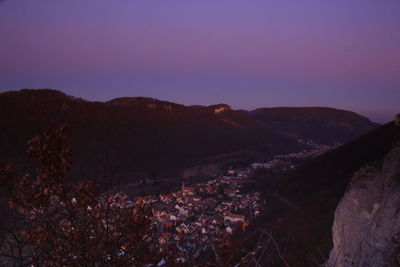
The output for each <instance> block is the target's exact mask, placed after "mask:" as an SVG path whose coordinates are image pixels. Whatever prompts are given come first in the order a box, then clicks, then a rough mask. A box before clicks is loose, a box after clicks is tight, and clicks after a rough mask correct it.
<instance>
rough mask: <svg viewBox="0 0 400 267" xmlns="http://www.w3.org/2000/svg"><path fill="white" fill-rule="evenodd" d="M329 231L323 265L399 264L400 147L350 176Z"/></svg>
mask: <svg viewBox="0 0 400 267" xmlns="http://www.w3.org/2000/svg"><path fill="white" fill-rule="evenodd" d="M332 232H333V243H334V245H333V249H332V251H331V253H330V256H329V260H328V261H327V263H326V264H325V266H327V267H348V266H357V267H358V266H360V267H361V266H362V267H369V266H370V267H374V266H376V267H378V266H379V267H384V266H400V263H399V261H400V148H394V149H393V150H392V151H390V152H389V153H388V154H387V155H386V157H385V159H384V161H383V164H381V163H371V164H370V165H368V166H366V167H364V168H362V169H361V170H359V171H358V172H357V173H356V174H355V175H354V176H353V178H352V181H351V183H350V185H349V187H348V189H347V191H346V193H345V195H344V196H343V198H342V200H341V201H340V203H339V205H338V207H337V209H336V212H335V220H334V225H333V229H332Z"/></svg>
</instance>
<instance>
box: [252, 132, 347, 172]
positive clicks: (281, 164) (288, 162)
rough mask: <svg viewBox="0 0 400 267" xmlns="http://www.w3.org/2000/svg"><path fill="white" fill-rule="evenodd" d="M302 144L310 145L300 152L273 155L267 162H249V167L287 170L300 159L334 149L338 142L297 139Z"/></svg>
mask: <svg viewBox="0 0 400 267" xmlns="http://www.w3.org/2000/svg"><path fill="white" fill-rule="evenodd" d="M297 141H298V142H299V143H300V144H302V145H307V146H308V147H310V148H309V149H306V150H303V151H300V152H293V153H288V154H282V155H276V156H274V157H273V159H272V160H270V161H268V162H256V163H253V164H251V168H252V169H253V170H255V169H260V168H264V169H278V170H279V171H287V170H291V169H294V168H295V167H296V164H297V163H298V162H301V161H302V160H305V159H309V158H314V157H317V156H319V155H322V154H324V153H326V152H328V151H329V150H332V149H335V148H336V147H338V146H339V145H340V144H333V145H324V144H319V143H316V142H314V141H312V140H303V139H299V140H297Z"/></svg>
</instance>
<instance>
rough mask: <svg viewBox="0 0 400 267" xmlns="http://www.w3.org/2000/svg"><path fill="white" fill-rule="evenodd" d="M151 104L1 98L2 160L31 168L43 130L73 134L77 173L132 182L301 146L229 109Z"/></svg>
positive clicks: (26, 95) (22, 95)
mask: <svg viewBox="0 0 400 267" xmlns="http://www.w3.org/2000/svg"><path fill="white" fill-rule="evenodd" d="M212 110H213V108H212V107H211V108H209V109H207V110H204V109H196V108H191V107H187V106H183V105H179V104H174V103H170V102H166V101H159V100H157V99H152V98H144V97H135V98H117V99H113V100H111V101H108V102H105V103H104V102H90V101H85V100H82V99H78V98H74V97H71V96H68V95H66V94H64V93H62V92H59V91H55V90H47V89H43V90H21V91H14V92H7V93H2V94H0V111H1V112H0V125H2V130H1V132H0V157H1V158H3V159H4V160H6V161H9V162H17V163H19V165H20V166H24V167H26V166H27V167H29V165H28V164H29V162H28V161H26V159H25V158H23V157H21V156H22V155H24V151H25V149H26V145H25V142H26V140H27V139H28V138H30V137H32V136H33V135H34V134H37V133H40V132H41V131H42V130H43V129H44V128H46V127H48V126H51V125H57V124H61V123H64V122H66V123H67V124H68V125H69V127H70V132H71V137H72V145H73V151H74V154H75V158H74V166H75V169H76V170H80V169H81V168H83V169H84V170H85V171H90V172H92V173H93V170H98V171H99V172H100V173H102V172H103V171H104V169H106V168H108V169H109V170H110V171H111V170H112V173H113V174H114V175H115V171H117V172H118V175H120V174H121V175H122V176H123V177H124V178H130V177H131V176H132V175H133V174H135V173H137V172H146V173H150V172H154V171H167V170H171V169H178V168H182V167H187V166H190V165H193V164H196V163H198V162H201V160H203V159H204V158H206V157H208V156H213V155H218V154H222V153H229V152H234V151H246V150H247V151H264V152H265V151H267V150H268V151H270V152H271V153H275V152H283V151H289V150H292V149H295V148H296V147H297V143H296V142H295V141H294V140H292V139H290V138H287V137H285V136H282V135H280V134H277V133H274V132H273V131H271V130H269V129H267V128H266V127H264V126H262V125H261V124H260V123H259V122H257V121H256V120H254V119H252V118H250V117H247V116H243V115H241V114H238V113H236V112H235V111H233V110H231V109H229V110H227V111H226V112H222V113H215V112H211V111H212Z"/></svg>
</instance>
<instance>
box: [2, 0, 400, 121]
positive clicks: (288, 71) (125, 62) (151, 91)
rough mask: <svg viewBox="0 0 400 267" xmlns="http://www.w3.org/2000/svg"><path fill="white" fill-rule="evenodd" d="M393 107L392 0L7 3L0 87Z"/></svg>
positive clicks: (396, 79)
mask: <svg viewBox="0 0 400 267" xmlns="http://www.w3.org/2000/svg"><path fill="white" fill-rule="evenodd" d="M21 88H54V89H59V90H62V91H64V92H66V93H68V94H71V95H74V96H79V97H83V98H86V99H90V100H108V99H111V98H114V97H119V96H150V97H155V98H159V99H162V100H168V101H173V102H178V103H182V104H188V105H189V104H203V105H208V104H214V103H220V102H223V103H227V104H230V105H232V106H233V107H234V108H240V109H254V108H257V107H273V106H330V107H337V108H343V109H348V110H353V111H356V112H358V113H360V114H362V115H366V116H368V117H369V118H371V119H372V120H374V121H380V122H386V121H389V120H391V119H392V117H393V115H394V114H395V113H398V112H400V105H399V103H400V1H399V0H384V1H378V0H330V1H321V0H305V1H297V0H292V1H288V0H240V1H238V0H197V1H195V0H181V1H177V0H164V1H161V0H152V1H150V0H117V1H110V0H68V1H55V0H34V1H33V0H4V1H0V92H3V91H9V90H16V89H21Z"/></svg>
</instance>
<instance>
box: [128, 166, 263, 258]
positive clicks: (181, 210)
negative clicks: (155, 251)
mask: <svg viewBox="0 0 400 267" xmlns="http://www.w3.org/2000/svg"><path fill="white" fill-rule="evenodd" d="M247 178H248V177H247V176H245V175H240V176H238V175H237V174H236V173H235V174H234V173H233V172H231V175H228V176H222V177H216V178H213V179H211V180H209V181H208V182H206V183H199V184H195V185H193V186H185V185H184V184H183V185H182V188H181V190H179V191H175V192H172V193H168V194H161V195H159V196H154V195H153V196H151V195H150V196H142V197H137V198H136V199H135V202H136V203H144V204H146V205H150V207H151V209H152V217H151V219H152V222H153V225H154V228H155V229H154V230H155V232H156V233H157V236H158V237H159V240H158V242H159V244H160V245H167V244H171V243H175V244H181V243H182V242H184V243H185V244H187V245H189V246H190V247H191V249H192V250H194V251H197V255H200V253H201V251H204V250H205V249H206V247H207V246H209V245H210V244H213V243H214V241H215V240H217V239H218V238H222V237H224V236H225V235H229V234H232V233H233V232H234V231H235V230H237V229H240V230H242V231H246V228H247V227H248V226H249V225H250V224H251V223H253V222H254V220H255V218H256V216H258V215H259V214H260V210H261V204H262V203H261V199H260V194H259V193H257V192H256V193H250V194H242V193H241V192H240V188H241V187H242V184H243V183H245V182H246V179H247Z"/></svg>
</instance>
